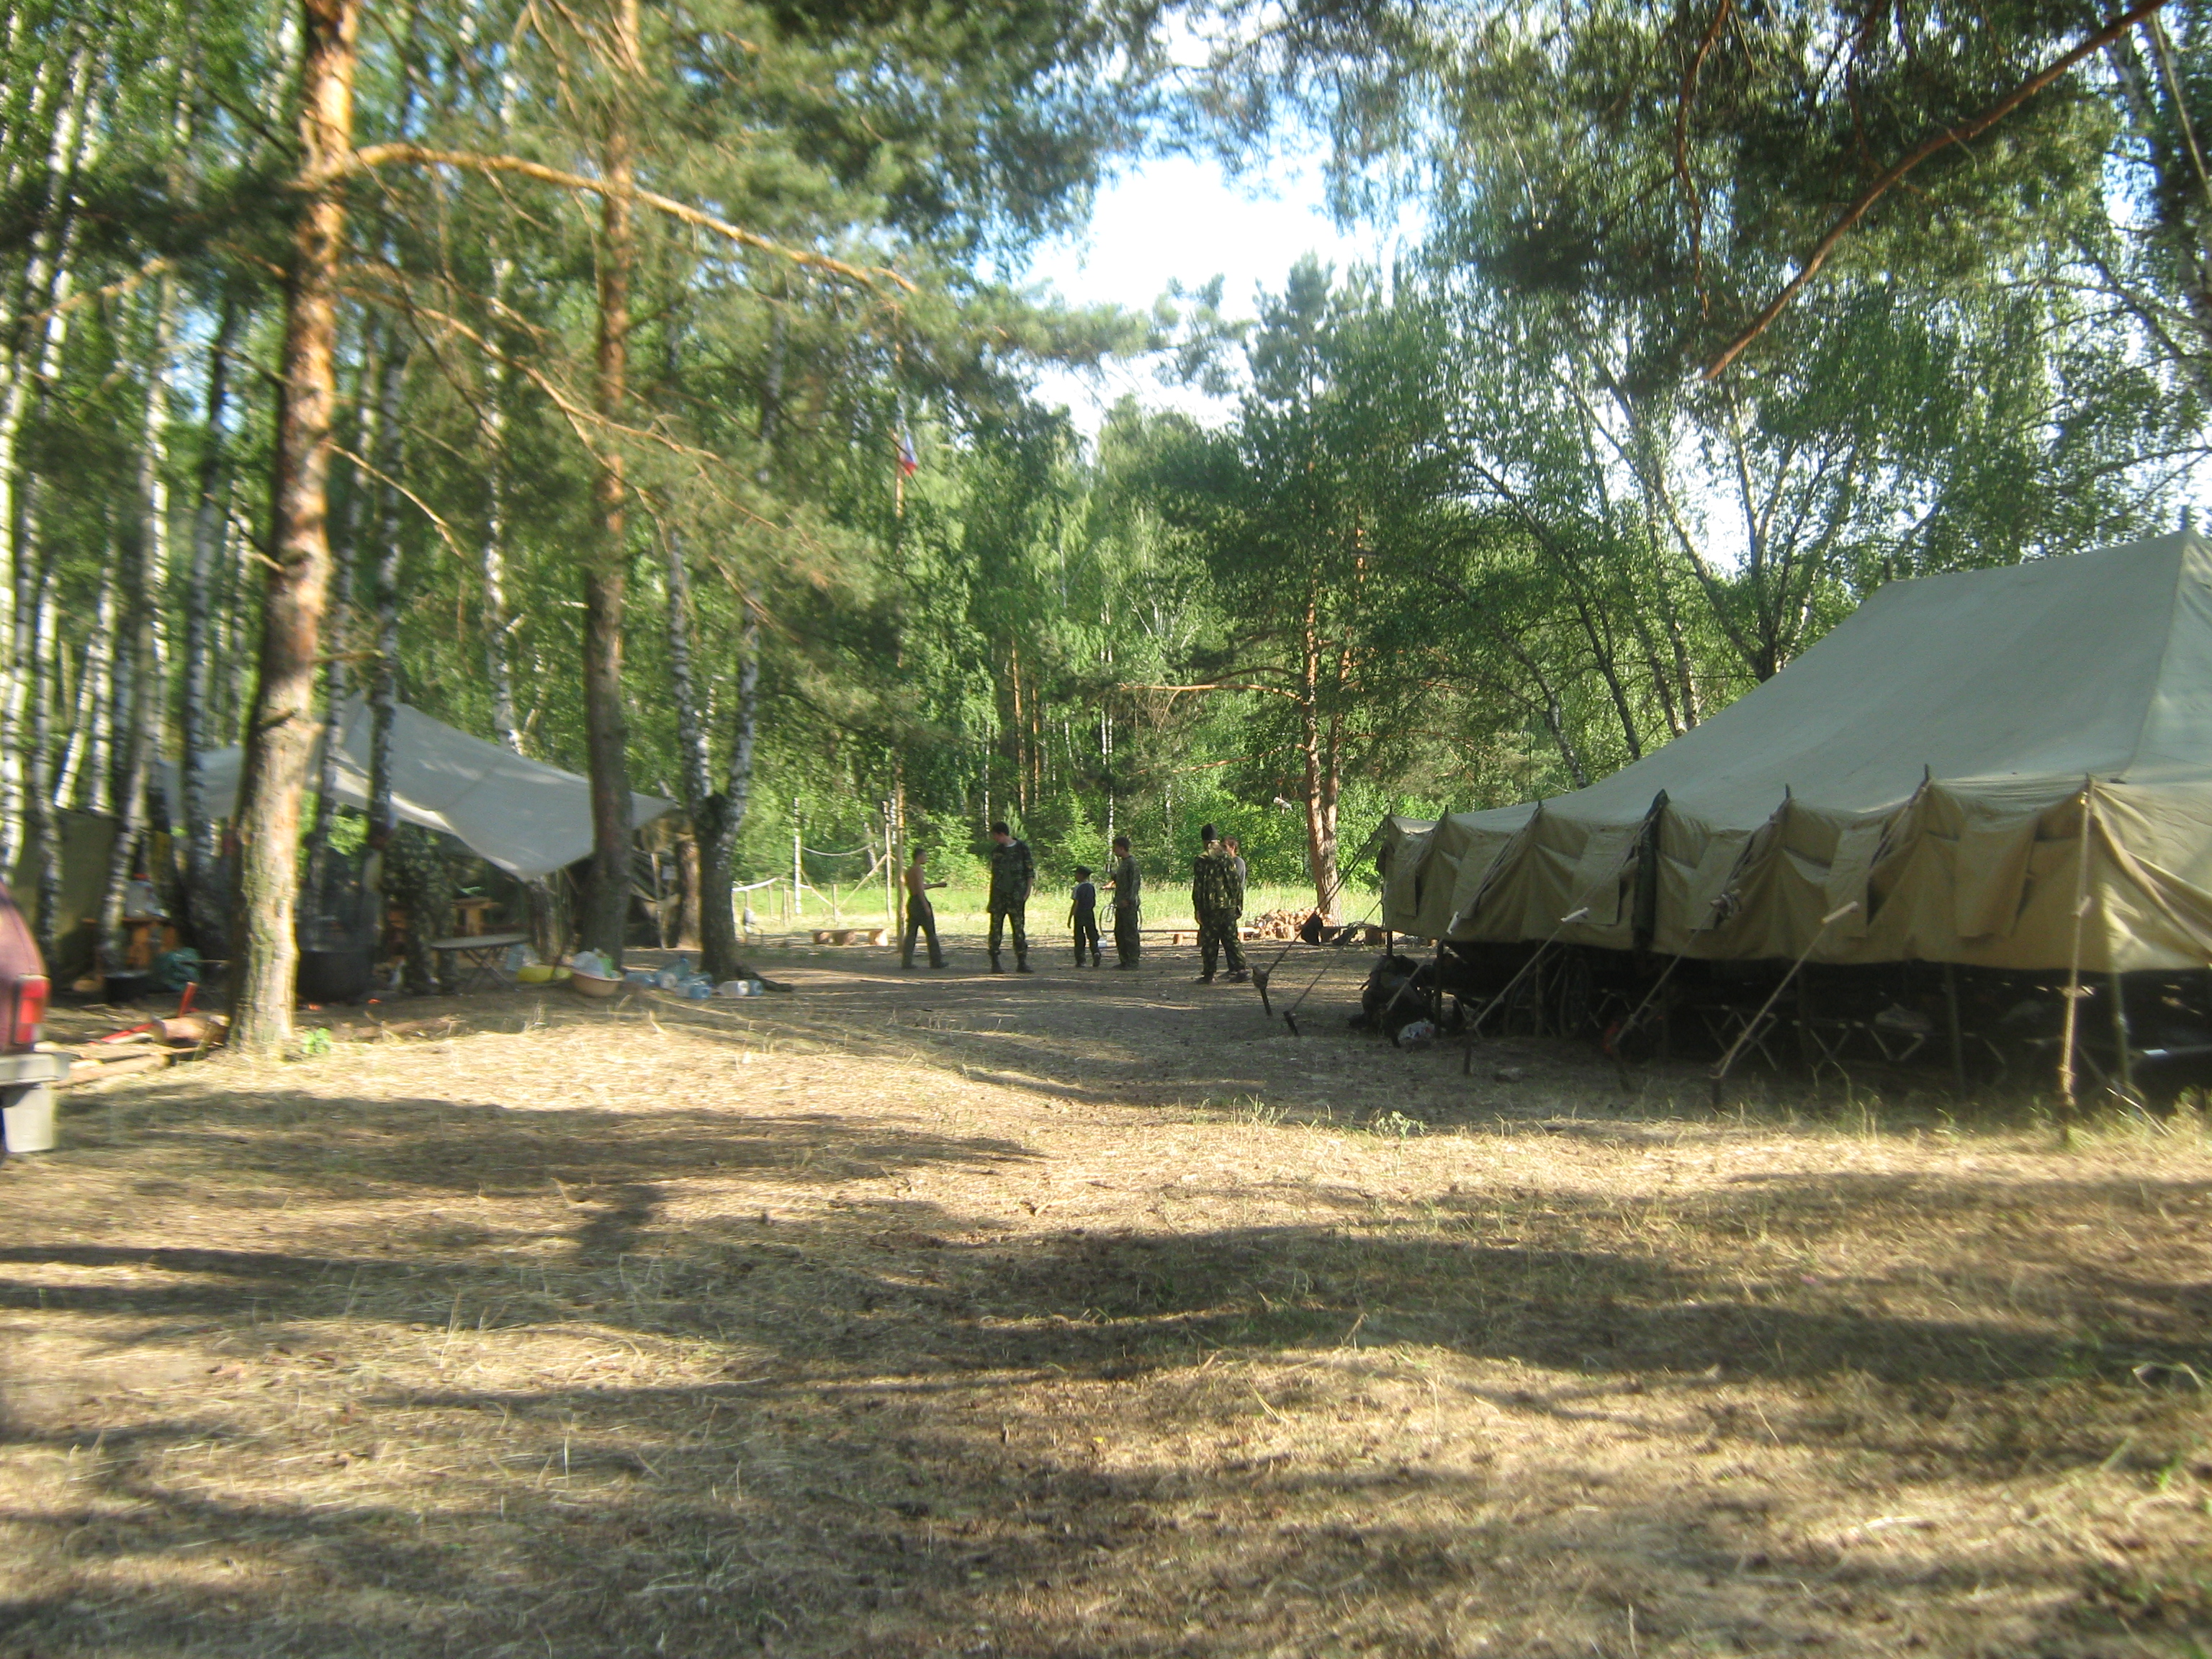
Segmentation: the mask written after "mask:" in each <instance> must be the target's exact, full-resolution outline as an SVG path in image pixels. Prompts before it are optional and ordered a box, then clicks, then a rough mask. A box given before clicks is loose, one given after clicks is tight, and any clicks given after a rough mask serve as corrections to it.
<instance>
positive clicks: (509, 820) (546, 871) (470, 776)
mask: <svg viewBox="0 0 2212 1659" xmlns="http://www.w3.org/2000/svg"><path fill="white" fill-rule="evenodd" d="M370 726H371V715H370V712H369V709H368V704H367V702H365V701H364V700H363V699H362V698H359V697H356V698H355V699H354V700H353V701H352V702H350V703H349V704H348V705H347V707H346V708H344V710H343V712H342V714H340V717H339V726H338V743H337V748H338V764H337V798H338V799H340V800H341V801H343V802H344V803H345V804H346V805H349V806H356V807H366V806H367V805H368V770H369V737H370ZM244 755H245V751H244V750H238V749H225V750H220V751H218V752H217V753H216V754H212V755H210V756H209V757H208V760H207V768H206V776H207V782H208V793H209V797H210V811H211V812H213V814H214V815H215V816H216V817H229V816H230V815H231V812H232V811H233V808H234V803H235V800H236V797H237V793H238V782H239V773H240V769H241V767H242V765H243V763H244ZM167 794H168V799H169V800H170V801H171V802H172V803H173V804H180V803H179V799H178V793H177V790H176V788H175V787H174V784H173V781H171V783H170V785H169V787H168V788H167ZM675 806H676V803H675V802H673V801H671V800H663V799H661V798H660V797H659V796H658V795H644V794H638V793H632V794H631V796H630V809H629V816H630V823H633V824H644V823H651V822H652V821H653V819H654V818H657V817H659V816H660V815H661V814H662V813H664V812H669V811H674V810H675ZM392 808H393V810H394V811H396V812H397V813H398V816H399V817H401V818H402V819H403V820H404V821H405V822H407V823H419V824H422V825H423V826H424V827H426V828H428V829H442V830H444V831H445V832H446V833H447V834H448V835H451V836H456V837H458V838H459V840H461V841H462V842H465V843H466V844H467V846H468V848H470V850H471V851H472V852H474V853H476V854H477V855H478V856H479V857H481V858H483V859H485V860H489V862H491V863H493V864H495V865H497V866H499V867H500V868H501V869H502V870H505V871H507V872H508V873H509V874H510V875H515V876H521V877H524V878H529V877H533V876H544V875H550V874H551V873H552V872H554V871H556V870H558V869H560V868H561V867H562V866H564V865H568V864H573V863H574V862H575V861H576V860H578V859H581V858H587V857H589V856H590V855H591V851H592V788H591V785H590V784H589V783H588V782H586V781H585V780H584V779H582V778H580V777H578V776H577V775H575V774H574V773H573V772H564V771H562V769H560V768H559V767H557V766H548V765H546V764H544V763H543V762H542V761H533V760H526V759H524V758H523V757H521V756H520V755H517V754H515V753H513V751H512V750H507V749H503V748H501V746H500V745H499V744H495V743H487V742H485V741H484V740H483V738H475V737H471V736H470V735H469V734H468V733H467V732H461V731H457V730H455V729H454V728H453V726H447V725H445V724H444V723H443V722H441V721H439V720H432V719H431V718H430V717H429V716H428V714H423V713H422V711H421V710H419V709H415V708H409V707H408V706H407V705H406V704H404V703H402V704H400V705H399V706H398V708H397V709H396V710H395V711H394V714H393V719H392Z"/></svg>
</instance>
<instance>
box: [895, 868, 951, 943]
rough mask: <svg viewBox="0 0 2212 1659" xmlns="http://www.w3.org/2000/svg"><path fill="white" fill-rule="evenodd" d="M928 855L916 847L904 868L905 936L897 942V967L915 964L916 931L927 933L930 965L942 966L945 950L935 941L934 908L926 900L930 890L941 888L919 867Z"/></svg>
mask: <svg viewBox="0 0 2212 1659" xmlns="http://www.w3.org/2000/svg"><path fill="white" fill-rule="evenodd" d="M928 857H929V854H927V853H926V852H924V851H923V850H922V849H921V848H919V847H917V848H915V849H914V862H913V863H911V864H909V865H908V866H907V867H906V873H905V881H906V937H905V938H904V939H901V940H900V941H899V966H900V967H902V968H911V967H913V966H914V937H915V934H916V933H927V934H928V935H929V965H930V966H931V967H933V968H942V967H943V966H945V952H944V951H943V950H942V949H941V948H939V945H938V943H937V911H936V908H935V907H933V905H932V904H931V903H930V902H929V890H930V889H931V888H933V887H942V886H944V885H945V884H944V883H943V882H941V881H932V880H930V879H929V878H928V873H927V871H925V870H924V869H923V868H922V866H923V865H924V863H925V862H926V861H927V860H928Z"/></svg>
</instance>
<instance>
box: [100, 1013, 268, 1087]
mask: <svg viewBox="0 0 2212 1659" xmlns="http://www.w3.org/2000/svg"><path fill="white" fill-rule="evenodd" d="M229 1033H230V1021H229V1019H228V1018H227V1017H226V1016H224V1015H222V1014H172V1015H170V1016H169V1017H168V1018H166V1019H149V1020H148V1021H147V1022H146V1023H145V1024H144V1025H143V1026H138V1027H134V1028H132V1029H131V1030H127V1031H118V1032H115V1033H114V1034H113V1035H112V1036H105V1037H99V1038H96V1039H94V1041H92V1042H79V1043H76V1044H73V1045H70V1044H64V1045H58V1052H60V1053H62V1054H67V1055H69V1057H70V1069H69V1075H68V1076H67V1077H66V1078H64V1079H63V1081H64V1083H66V1084H68V1085H70V1086H71V1087H73V1088H82V1087H85V1086H86V1085H90V1084H94V1083H106V1082H107V1081H109V1080H110V1079H114V1078H118V1077H132V1076H135V1075H137V1073H140V1072H158V1071H160V1070H161V1068H162V1067H163V1066H167V1065H169V1064H171V1063H172V1062H173V1061H176V1060H197V1059H198V1058H199V1057H200V1056H201V1055H202V1054H205V1053H206V1052H207V1051H208V1050H209V1049H210V1048H220V1047H221V1046H222V1042H223V1039H224V1038H225V1037H227V1036H228V1035H229Z"/></svg>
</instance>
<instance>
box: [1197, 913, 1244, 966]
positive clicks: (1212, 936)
mask: <svg viewBox="0 0 2212 1659" xmlns="http://www.w3.org/2000/svg"><path fill="white" fill-rule="evenodd" d="M1198 954H1199V960H1200V972H1201V973H1203V974H1204V975H1206V978H1208V979H1212V977H1213V971H1214V963H1215V962H1216V961H1217V960H1218V958H1219V957H1224V956H1226V957H1228V958H1229V971H1230V972H1231V973H1232V974H1241V973H1243V972H1244V971H1245V969H1244V946H1243V943H1242V942H1241V941H1240V940H1239V939H1237V917H1236V915H1234V914H1233V913H1232V912H1231V911H1227V910H1200V912H1199V913H1198Z"/></svg>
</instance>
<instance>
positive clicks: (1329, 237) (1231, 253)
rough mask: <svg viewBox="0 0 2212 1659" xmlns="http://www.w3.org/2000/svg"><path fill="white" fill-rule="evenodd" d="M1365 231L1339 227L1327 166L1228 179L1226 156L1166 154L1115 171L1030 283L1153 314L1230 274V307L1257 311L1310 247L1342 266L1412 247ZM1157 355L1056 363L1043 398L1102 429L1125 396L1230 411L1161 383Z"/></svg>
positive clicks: (1207, 415) (1216, 415)
mask: <svg viewBox="0 0 2212 1659" xmlns="http://www.w3.org/2000/svg"><path fill="white" fill-rule="evenodd" d="M1406 235H1407V233H1406V232H1404V231H1403V230H1401V231H1399V232H1396V233H1393V234H1390V235H1389V236H1388V237H1385V236H1382V235H1378V234H1377V233H1376V232H1375V231H1373V230H1371V229H1368V228H1355V229H1354V230H1353V231H1352V232H1350V233H1348V234H1347V233H1346V232H1343V231H1340V229H1338V228H1337V227H1336V226H1335V224H1334V223H1333V222H1331V220H1330V218H1329V216H1328V210H1327V209H1326V208H1325V207H1324V205H1323V197H1322V177H1321V168H1320V166H1319V164H1318V162H1317V161H1315V160H1313V159H1310V158H1309V159H1293V160H1289V161H1282V162H1280V163H1277V164H1273V165H1270V166H1268V167H1267V168H1266V169H1265V170H1264V171H1262V172H1258V173H1255V174H1253V175H1249V176H1247V177H1244V178H1241V179H1236V180H1234V181H1232V180H1231V179H1229V178H1228V177H1227V176H1226V175H1225V173H1224V172H1223V171H1222V168H1221V167H1220V165H1219V164H1218V162H1215V161H1211V160H1198V159H1194V158H1192V157H1189V156H1180V155H1176V156H1163V157H1160V158H1158V159H1157V160H1154V161H1146V162H1145V163H1143V164H1142V165H1140V166H1139V167H1135V168H1133V169H1132V170H1131V171H1130V172H1128V173H1125V174H1123V175H1122V176H1121V178H1119V179H1115V181H1114V182H1113V183H1112V184H1110V185H1108V186H1107V187H1106V188H1105V189H1103V190H1102V191H1100V192H1099V195H1098V200H1097V205H1096V208H1095V210H1094V211H1093V213H1092V215H1091V225H1090V228H1089V231H1088V234H1086V235H1085V236H1084V237H1083V238H1082V239H1081V240H1076V241H1066V242H1060V243H1058V244H1053V245H1048V246H1046V247H1044V248H1042V249H1041V250H1040V251H1039V252H1038V253H1037V255H1036V258H1034V259H1033V260H1032V261H1031V263H1030V270H1029V273H1028V280H1029V281H1030V283H1035V284H1038V285H1041V286H1044V287H1048V288H1050V289H1054V290H1056V291H1057V292H1058V293H1059V294H1060V295H1061V296H1062V297H1063V298H1064V299H1066V300H1067V301H1069V302H1070V303H1072V304H1075V305H1109V304H1110V305H1120V306H1123V307H1127V308H1128V309H1130V310H1133V311H1146V310H1149V309H1150V308H1151V307H1152V302H1153V301H1155V300H1157V299H1158V297H1159V296H1160V295H1162V294H1163V293H1164V292H1165V291H1166V289H1168V287H1169V285H1170V283H1181V284H1182V286H1183V287H1184V288H1186V289H1194V288H1198V287H1200V286H1202V285H1203V284H1204V283H1207V282H1210V281H1211V280H1212V278H1214V277H1215V276H1222V277H1225V278H1226V282H1225V287H1224V290H1223V294H1222V310H1223V313H1225V315H1227V316H1230V317H1232V318H1248V317H1251V316H1253V315H1255V314H1256V308H1255V295H1256V294H1257V293H1258V292H1259V291H1260V290H1261V289H1267V290H1269V291H1271V292H1272V291H1277V290H1279V289H1281V288H1282V286H1283V283H1284V280H1285V277H1286V276H1288V275H1289V274H1290V270H1291V266H1292V265H1294V264H1297V262H1298V260H1299V259H1300V258H1304V256H1305V255H1306V254H1308V253H1313V254H1317V255H1319V256H1320V257H1321V258H1322V259H1324V260H1326V261H1328V262H1329V263H1331V264H1334V265H1335V266H1336V268H1337V269H1338V270H1344V269H1345V268H1346V266H1348V265H1351V264H1374V265H1383V266H1388V265H1389V263H1390V262H1391V260H1392V259H1393V258H1395V257H1396V255H1397V253H1398V252H1400V250H1401V247H1402V246H1405V244H1406ZM1157 369H1158V362H1157V361H1156V360H1155V359H1152V358H1137V359H1129V360H1121V361H1116V362H1109V363H1108V364H1107V365H1105V366H1104V368H1102V369H1101V370H1100V371H1099V372H1098V373H1097V374H1095V375H1094V374H1086V373H1080V372H1078V371H1074V370H1070V369H1059V368H1054V369H1051V370H1048V372H1047V373H1046V374H1044V375H1043V376H1042V377H1041V380H1040V384H1039V386H1038V394H1039V396H1040V397H1041V398H1042V399H1043V401H1045V402H1046V403H1048V404H1051V403H1063V404H1066V405H1067V408H1068V410H1069V412H1070V414H1071V415H1072V416H1073V418H1074V421H1075V424H1076V426H1077V428H1079V430H1081V431H1082V432H1084V433H1085V434H1086V435H1091V434H1096V433H1097V430H1098V428H1099V425H1100V423H1101V422H1102V421H1103V419H1104V416H1105V413H1106V410H1108V409H1109V408H1110V407H1111V406H1112V405H1113V404H1115V403H1116V402H1118V401H1119V400H1120V399H1121V398H1123V397H1124V396H1128V395H1134V396H1135V397H1136V398H1137V400H1138V401H1139V403H1141V404H1146V405H1147V406H1148V407H1152V408H1174V409H1184V410H1189V411H1190V412H1191V413H1192V414H1194V415H1195V416H1198V418H1200V419H1201V420H1206V421H1209V422H1212V421H1218V420H1221V419H1225V418H1226V416H1227V415H1228V413H1229V411H1230V409H1231V405H1230V404H1227V403H1225V402H1224V401H1223V400H1221V399H1218V398H1207V397H1205V396H1204V395H1202V394H1201V393H1199V392H1195V391H1193V390H1191V389H1190V388H1188V387H1183V386H1165V385H1163V384H1162V383H1161V382H1160V380H1158V377H1157Z"/></svg>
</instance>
